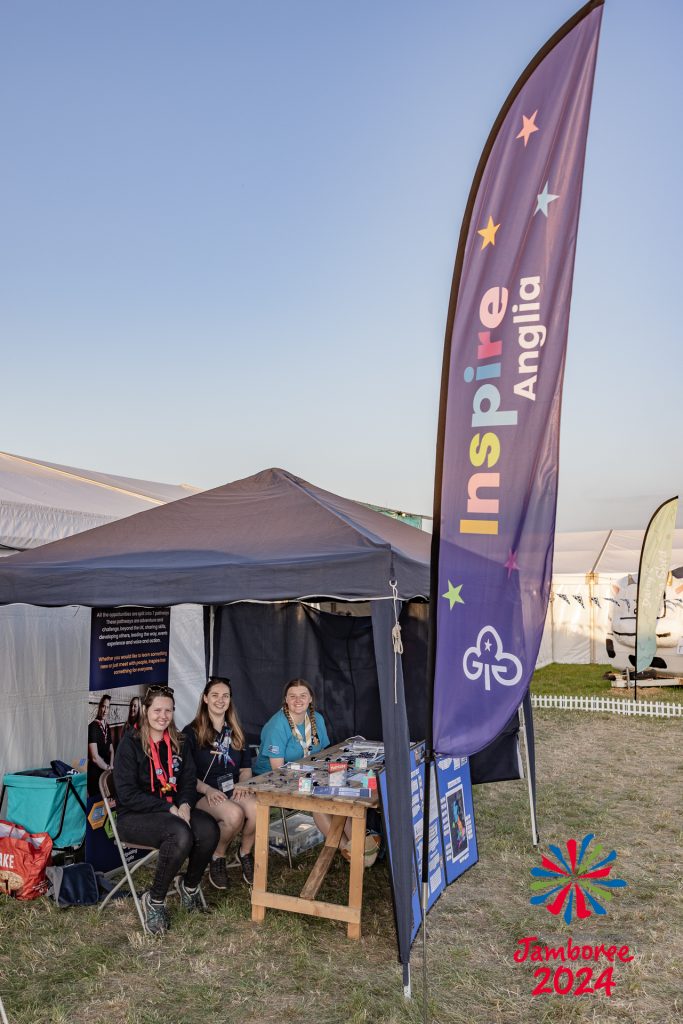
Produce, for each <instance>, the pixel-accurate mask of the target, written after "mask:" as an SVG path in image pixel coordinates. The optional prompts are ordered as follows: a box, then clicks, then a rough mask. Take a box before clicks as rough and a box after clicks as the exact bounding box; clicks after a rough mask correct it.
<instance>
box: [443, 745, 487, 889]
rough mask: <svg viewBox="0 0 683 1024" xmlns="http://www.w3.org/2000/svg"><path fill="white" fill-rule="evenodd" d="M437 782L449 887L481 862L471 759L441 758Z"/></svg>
mask: <svg viewBox="0 0 683 1024" xmlns="http://www.w3.org/2000/svg"><path fill="white" fill-rule="evenodd" d="M436 783H437V787H438V792H439V806H440V808H441V829H442V834H443V849H444V863H445V868H446V885H450V884H451V882H454V881H455V879H456V878H458V877H459V876H460V875H462V874H463V872H465V871H467V869H468V868H471V867H472V865H473V864H476V863H477V860H478V859H479V853H478V851H477V834H476V831H475V828H474V806H473V802H472V783H471V781H470V766H469V762H468V759H467V758H466V757H463V758H459V757H440V758H437V762H436Z"/></svg>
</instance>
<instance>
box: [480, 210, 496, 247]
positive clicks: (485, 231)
mask: <svg viewBox="0 0 683 1024" xmlns="http://www.w3.org/2000/svg"><path fill="white" fill-rule="evenodd" d="M499 227H500V224H494V223H493V217H489V222H488V224H487V225H486V227H485V228H479V230H478V231H477V234H478V235H481V237H482V238H483V242H482V243H481V247H482V249H485V248H486V246H487V245H495V244H496V231H497V230H498V228H499Z"/></svg>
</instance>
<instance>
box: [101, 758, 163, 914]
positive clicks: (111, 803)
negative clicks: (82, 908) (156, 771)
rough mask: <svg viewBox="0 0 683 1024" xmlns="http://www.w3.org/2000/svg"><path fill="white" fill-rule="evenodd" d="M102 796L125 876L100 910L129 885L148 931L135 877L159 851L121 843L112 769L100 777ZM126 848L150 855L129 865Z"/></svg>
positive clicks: (152, 847)
mask: <svg viewBox="0 0 683 1024" xmlns="http://www.w3.org/2000/svg"><path fill="white" fill-rule="evenodd" d="M100 794H101V795H102V800H103V802H104V809H105V811H106V812H107V818H108V819H109V824H110V825H111V830H112V835H113V836H114V842H115V843H116V848H117V850H118V853H119V857H120V858H121V867H122V868H123V871H124V875H123V878H122V879H121V881H120V882H117V884H116V885H115V886H114V888H113V889H112V890H111V892H110V893H107V896H106V897H105V899H104V900H103V901H102V902H101V903H100V908H99V909H100V910H104V908H105V907H106V905H107V903H108V902H109V900H110V899H111V898H112V896H113V895H114V894H115V893H117V892H118V891H119V889H120V888H121V886H122V885H125V884H126V883H127V884H128V888H129V889H130V892H131V896H132V897H133V900H134V902H135V909H136V910H137V912H138V917H139V918H140V924H141V925H142V928H143V931H146V930H147V929H146V928H145V915H144V914H143V912H142V907H141V906H140V900H139V899H138V894H137V892H136V891H135V883H134V882H133V875H134V873H135V872H136V871H137V870H138V868H141V867H142V866H143V864H147V863H149V861H150V860H152V859H153V858H154V857H156V855H157V854H158V852H159V851H158V850H157V848H156V847H155V846H142V845H141V844H140V843H136V844H135V846H134V847H127V844H126V843H123V842H122V841H121V839H120V837H119V830H118V829H117V827H116V815H115V814H114V811H115V809H116V791H115V790H114V773H113V772H112V770H111V768H107V769H106V771H103V772H102V774H101V775H100ZM126 848H128V849H136V850H149V853H147V854H145V856H144V857H141V858H140V860H136V861H134V862H133V864H128V861H127V860H126ZM115 870H116V871H118V870H119V869H118V868H115Z"/></svg>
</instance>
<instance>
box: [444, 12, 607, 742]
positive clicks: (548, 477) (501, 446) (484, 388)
mask: <svg viewBox="0 0 683 1024" xmlns="http://www.w3.org/2000/svg"><path fill="white" fill-rule="evenodd" d="M601 17H602V3H601V0H600V2H595V0H594V2H591V3H589V4H587V5H586V6H585V7H584V8H583V9H582V10H581V11H579V12H578V13H577V14H576V15H575V16H574V17H573V18H572V19H571V20H570V21H569V22H567V24H566V25H565V26H564V27H563V28H562V29H560V30H559V32H557V33H556V35H555V36H553V38H552V39H551V40H549V42H548V43H547V44H546V45H545V46H544V47H543V49H542V50H541V51H540V52H539V53H538V54H537V56H536V57H535V58H534V60H533V61H532V62H531V64H530V65H529V67H528V68H527V69H526V71H525V72H524V74H523V75H522V76H521V78H520V80H519V82H518V83H517V85H516V86H515V88H514V89H513V90H512V92H511V94H510V96H509V97H508V100H507V102H506V104H505V106H504V107H503V109H502V110H501V113H500V114H499V116H498V119H497V121H496V124H495V126H494V128H493V130H492V132H491V135H490V137H489V140H488V142H487V145H486V147H485V149H484V153H483V154H482V157H481V160H480V163H479V167H478V170H477V174H476V176H475V180H474V183H473V186H472V190H471V193H470V198H469V201H468V205H467V210H466V212H465V217H464V220H463V226H462V230H461V235H460V244H459V249H458V257H457V260H456V266H455V274H454V280H453V289H452V292H451V305H450V309H449V317H448V328H447V332H446V347H445V352H444V369H443V377H442V390H441V411H440V421H439V444H438V452H437V473H436V483H435V508H434V530H435V532H434V540H433V547H432V608H433V609H434V608H435V610H434V611H433V618H432V622H433V627H432V645H433V659H434V707H433V748H434V750H435V751H437V752H438V753H442V754H451V755H455V756H465V755H468V754H472V753H475V752H476V751H478V750H481V749H482V748H483V747H485V746H486V745H487V744H488V743H489V742H491V740H493V739H494V738H495V737H496V736H497V735H498V733H499V732H500V731H501V729H502V728H503V726H504V725H505V723H506V722H507V721H508V719H509V718H510V716H511V715H512V714H513V713H514V712H515V710H516V709H517V707H518V706H519V705H520V703H521V701H522V699H523V697H524V695H525V693H526V691H527V689H528V686H529V682H530V680H531V676H532V673H533V670H534V666H535V663H536V657H537V654H538V648H539V645H540V642H541V636H542V632H543V624H544V621H545V614H546V608H547V603H548V595H549V590H550V576H551V569H552V554H553V537H554V532H555V509H556V502H557V475H558V444H559V429H560V404H561V394H562V378H563V373H564V360H565V349H566V341H567V327H568V322H569V307H570V299H571V291H572V276H573V270H574V256H575V251H576V233H577V226H578V219H579V207H580V200H581V185H582V179H583V167H584V157H585V150H586V136H587V132H588V119H589V112H590V103H591V95H592V89H593V77H594V72H595V61H596V56H597V47H598V37H599V33H600V21H601ZM434 645H435V646H434Z"/></svg>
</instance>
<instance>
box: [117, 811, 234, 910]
mask: <svg viewBox="0 0 683 1024" xmlns="http://www.w3.org/2000/svg"><path fill="white" fill-rule="evenodd" d="M116 825H117V828H118V832H119V835H120V837H121V839H122V840H123V842H124V843H127V844H128V845H129V846H135V844H136V843H142V844H143V846H154V847H156V849H158V851H159V858H158V860H157V869H156V874H155V875H154V881H153V883H152V887H151V890H150V894H151V897H152V899H154V900H163V899H164V898H165V896H166V893H167V892H168V890H169V888H170V886H171V883H172V881H173V879H174V877H175V876H176V875H177V874H178V871H179V870H180V867H181V865H182V863H183V861H184V860H186V859H187V871H186V872H185V885H186V886H187V887H188V888H189V889H194V887H195V886H197V885H199V883H200V881H201V878H202V875H203V874H204V870H205V868H206V865H207V864H208V863H209V861H210V860H211V854H212V853H213V851H214V850H215V849H216V846H217V845H218V839H219V837H220V831H219V828H218V825H217V824H216V822H215V821H214V819H213V818H212V817H211V815H210V814H207V813H206V812H205V811H198V810H193V811H192V813H191V815H190V824H189V825H188V824H187V823H186V822H184V821H183V819H182V818H179V817H178V816H177V815H175V814H170V813H167V812H166V811H156V812H155V813H154V814H135V813H131V812H128V813H127V814H124V815H123V816H121V817H119V818H118V819H117V822H116Z"/></svg>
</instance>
